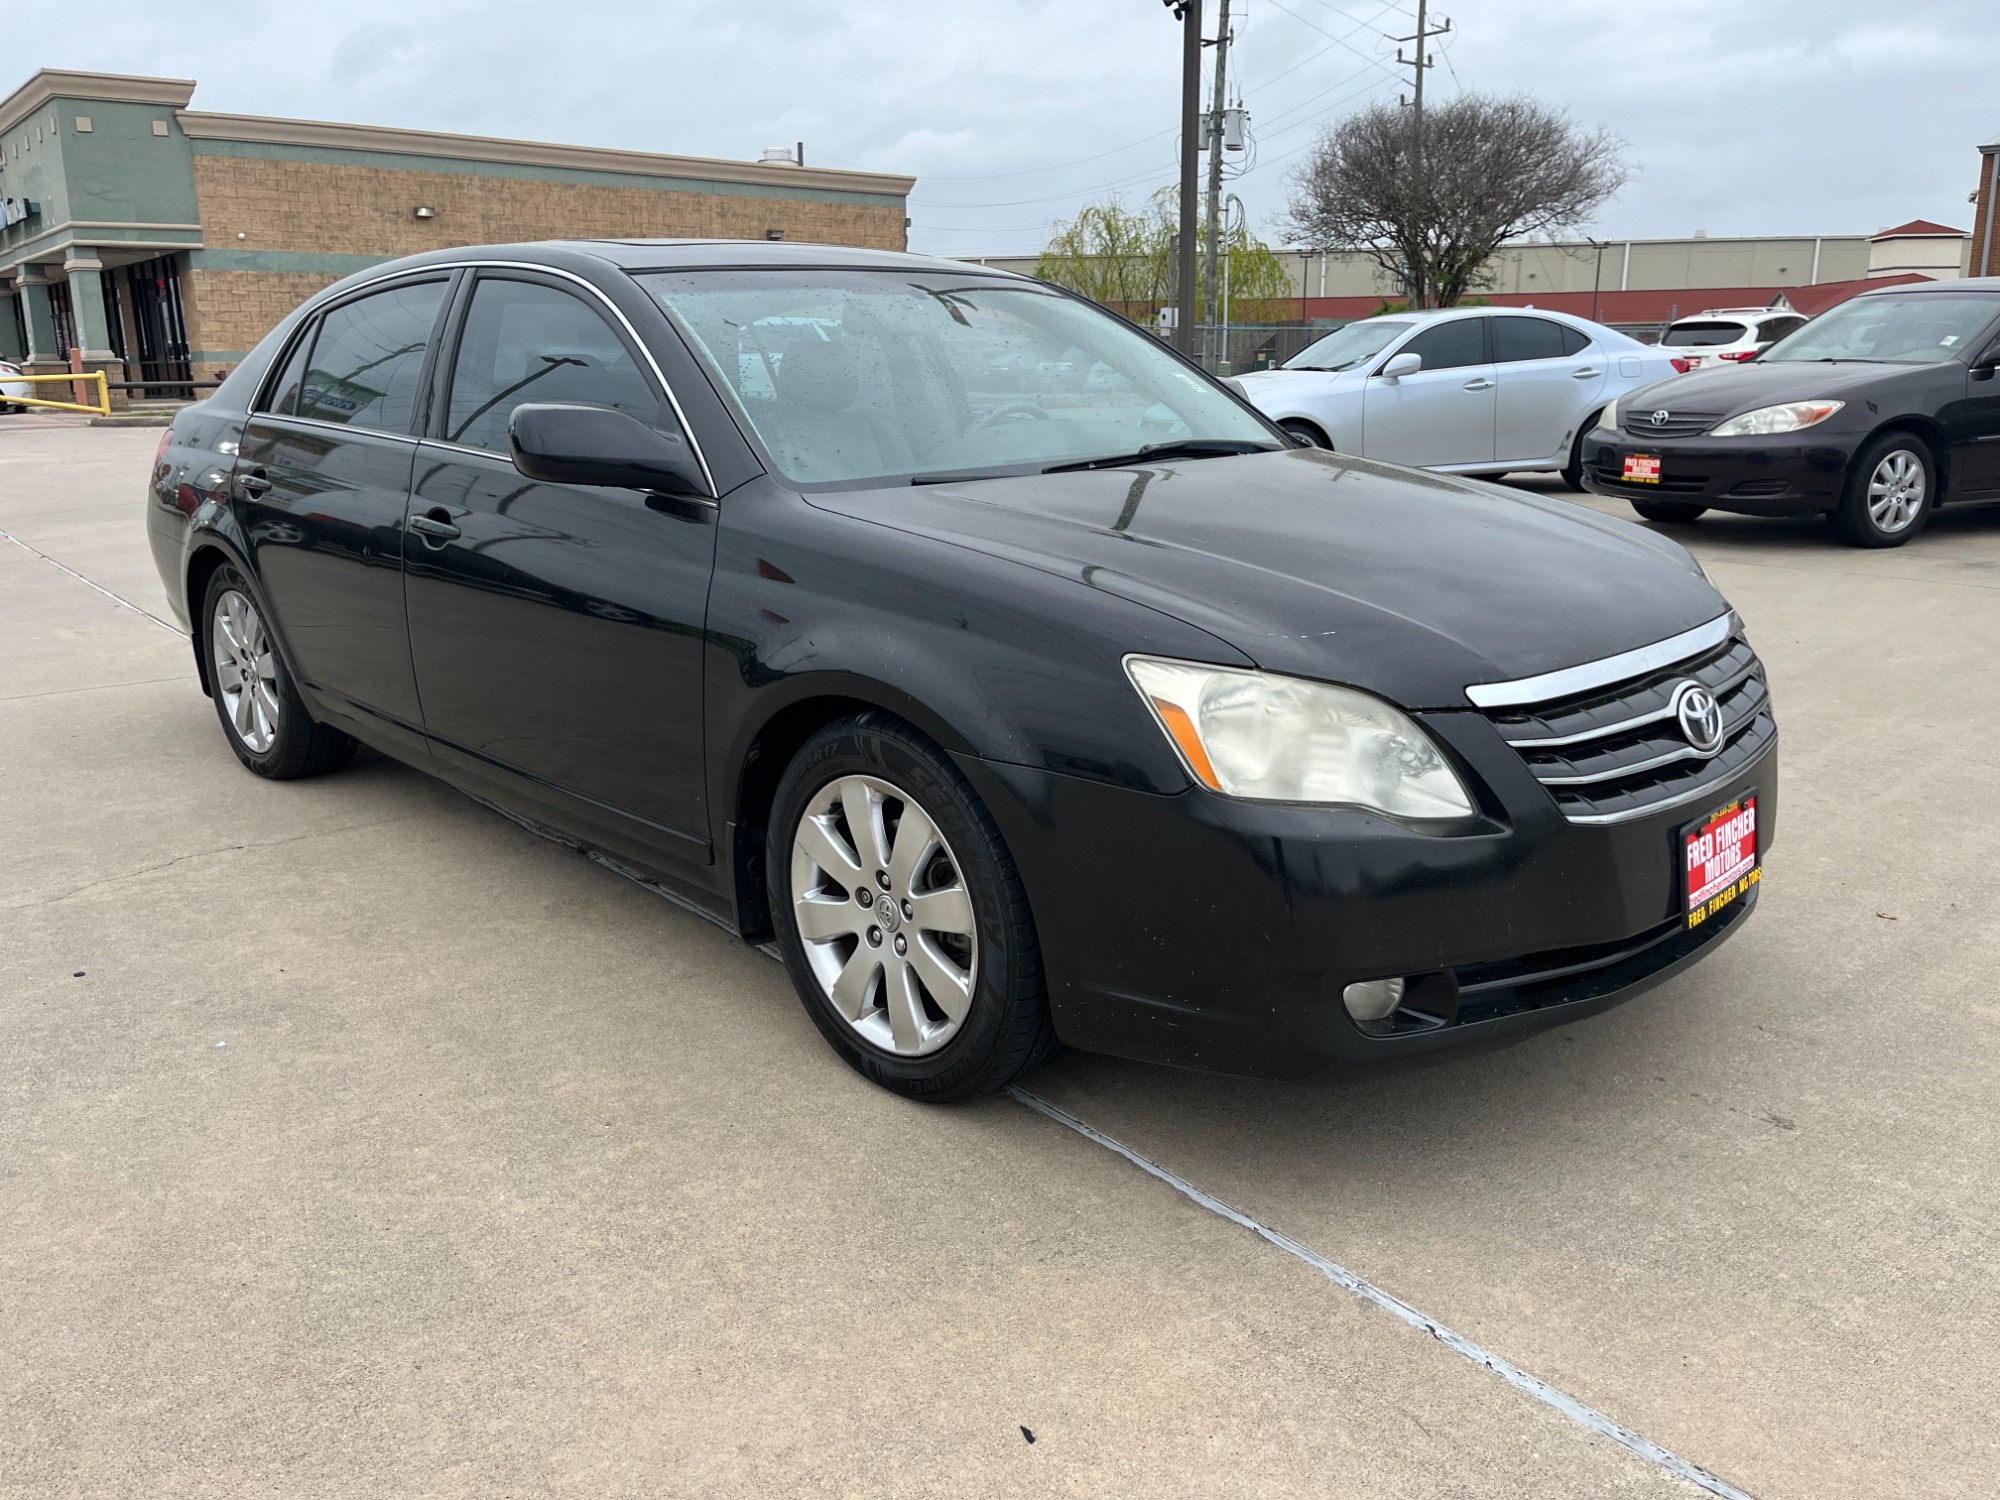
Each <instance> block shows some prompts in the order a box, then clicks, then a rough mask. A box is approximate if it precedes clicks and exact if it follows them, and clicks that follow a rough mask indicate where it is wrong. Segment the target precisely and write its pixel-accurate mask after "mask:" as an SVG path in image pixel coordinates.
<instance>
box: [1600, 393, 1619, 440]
mask: <svg viewBox="0 0 2000 1500" xmlns="http://www.w3.org/2000/svg"><path fill="white" fill-rule="evenodd" d="M1597 425H1598V426H1599V427H1609V428H1611V429H1612V430H1613V431H1614V432H1615V431H1616V430H1617V428H1618V402H1617V400H1616V398H1614V399H1613V400H1612V402H1611V404H1610V405H1609V406H1607V407H1605V408H1604V410H1603V411H1602V412H1601V413H1599V414H1598V418H1597Z"/></svg>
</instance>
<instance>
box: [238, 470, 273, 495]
mask: <svg viewBox="0 0 2000 1500" xmlns="http://www.w3.org/2000/svg"><path fill="white" fill-rule="evenodd" d="M236 488H237V489H239V490H241V491H242V492H243V493H244V494H245V495H247V496H249V497H250V498H251V499H252V500H255V499H256V498H257V497H258V496H259V495H267V494H269V493H270V491H271V480H270V477H269V476H268V475H267V474H265V472H264V471H263V470H262V469H252V470H251V471H250V472H249V473H248V474H238V475H237V476H236Z"/></svg>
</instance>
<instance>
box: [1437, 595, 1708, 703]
mask: <svg viewBox="0 0 2000 1500" xmlns="http://www.w3.org/2000/svg"><path fill="white" fill-rule="evenodd" d="M1735 621H1736V617H1735V615H1734V613H1725V614H1721V615H1718V616H1716V618H1714V619H1713V620H1710V621H1709V622H1708V623H1707V624H1706V625H1697V626H1695V628H1694V629H1692V630H1684V631H1682V632H1681V633H1680V634H1679V635H1675V636H1669V637H1667V639H1666V640H1664V641H1655V642H1653V644H1652V645H1650V646H1640V647H1638V648H1637V649H1636V650H1632V651H1625V652H1621V653H1619V654H1618V655H1617V656H1607V657H1604V658H1603V659H1602V660H1600V661H1588V662H1583V663H1581V664H1580V665H1577V666H1574V667H1563V668H1561V669H1560V670H1558V671H1554V672H1544V673H1542V674H1541V675H1540V676H1539V677H1521V678H1517V679H1515V680H1514V681H1512V682H1475V683H1472V684H1471V685H1469V686H1468V687H1467V688H1466V690H1465V696H1466V697H1467V698H1469V699H1471V700H1472V702H1473V704H1474V705H1475V706H1476V707H1479V708H1520V707H1525V706H1527V705H1529V704H1535V703H1546V702H1549V701H1550V700H1552V699H1556V698H1571V697H1574V696H1575V695H1576V694H1578V693H1587V692H1590V691H1592V690H1593V689H1595V688H1604V687H1610V686H1612V685H1613V684H1614V683H1619V682H1624V681H1625V680H1626V679H1628V678H1632V677H1640V676H1643V675H1644V674H1646V673H1647V672H1652V671H1657V670H1658V669H1659V668H1661V667H1668V666H1672V665H1673V664H1674V663H1675V662H1679V661H1686V660H1687V659H1688V658H1689V657H1691V656H1699V655H1701V653H1702V652H1704V651H1712V650H1714V649H1715V648H1716V647H1717V646H1720V645H1721V644H1722V643H1723V642H1724V641H1726V640H1728V639H1729V636H1730V633H1731V631H1732V630H1733V629H1734V628H1735Z"/></svg>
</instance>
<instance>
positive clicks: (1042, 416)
mask: <svg viewBox="0 0 2000 1500" xmlns="http://www.w3.org/2000/svg"><path fill="white" fill-rule="evenodd" d="M1009 417H1033V418H1034V419H1035V420H1036V421H1040V422H1046V421H1047V420H1048V419H1049V413H1048V412H1047V410H1046V409H1044V408H1043V407H1042V406H1040V405H1039V404H1037V403H1036V402H1033V401H1007V402H1003V403H1002V404H1001V405H999V406H996V407H994V408H993V410H991V411H989V412H988V413H987V414H986V415H985V416H983V417H981V418H980V419H979V420H978V421H977V422H974V423H973V424H972V425H971V426H970V427H968V428H966V429H965V430H966V431H967V432H979V431H982V430H984V429H985V428H988V427H991V426H992V425H993V424H994V423H995V422H1004V421H1006V420H1007V419H1008V418H1009Z"/></svg>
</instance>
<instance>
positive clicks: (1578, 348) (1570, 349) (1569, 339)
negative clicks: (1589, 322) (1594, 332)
mask: <svg viewBox="0 0 2000 1500" xmlns="http://www.w3.org/2000/svg"><path fill="white" fill-rule="evenodd" d="M1556 326H1557V327H1558V328H1560V329H1561V330H1562V336H1563V353H1564V354H1581V353H1583V351H1584V350H1586V349H1588V348H1589V347H1590V335H1589V334H1587V333H1585V332H1584V331H1583V330H1582V329H1581V328H1572V327H1570V326H1569V324H1567V323H1558V324H1557V325H1556Z"/></svg>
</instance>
